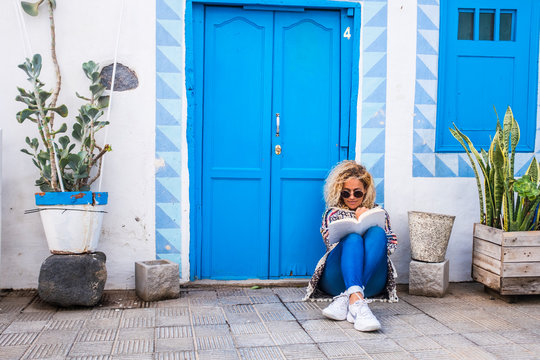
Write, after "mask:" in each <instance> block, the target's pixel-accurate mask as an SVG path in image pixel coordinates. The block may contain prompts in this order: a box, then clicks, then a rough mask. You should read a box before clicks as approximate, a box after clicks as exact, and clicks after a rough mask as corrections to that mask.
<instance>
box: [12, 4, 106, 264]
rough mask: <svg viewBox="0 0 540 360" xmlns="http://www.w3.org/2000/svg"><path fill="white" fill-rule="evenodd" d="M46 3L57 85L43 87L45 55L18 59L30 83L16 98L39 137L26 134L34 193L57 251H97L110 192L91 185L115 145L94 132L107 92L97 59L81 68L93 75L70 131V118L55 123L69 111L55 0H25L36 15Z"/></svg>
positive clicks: (51, 245)
mask: <svg viewBox="0 0 540 360" xmlns="http://www.w3.org/2000/svg"><path fill="white" fill-rule="evenodd" d="M42 4H46V5H47V7H48V11H49V19H50V25H51V26H50V29H51V56H52V60H53V64H54V67H55V71H56V85H55V87H54V89H53V90H51V91H48V90H46V89H45V84H44V83H43V82H42V81H41V80H40V78H39V77H40V74H41V70H42V58H41V55H39V54H36V55H34V56H33V57H32V59H28V58H27V59H26V61H25V62H24V63H23V64H21V65H19V68H20V69H22V70H23V71H24V72H25V73H26V75H27V76H28V81H29V83H30V86H29V87H28V88H27V89H24V88H20V87H19V88H18V92H19V94H18V95H17V97H16V100H17V101H19V102H22V103H24V104H25V108H24V109H22V110H21V111H19V112H18V113H17V121H18V122H19V123H23V122H25V121H26V122H32V123H34V124H35V125H36V127H37V133H36V134H37V137H33V138H32V137H26V144H27V148H25V149H22V150H21V151H22V152H24V153H25V154H28V155H29V156H30V157H31V159H32V162H33V163H34V165H35V166H36V167H37V168H38V170H39V176H38V179H37V180H36V183H35V184H36V186H38V187H39V188H40V190H41V192H40V193H37V194H36V195H35V199H36V205H38V209H37V211H39V212H40V215H41V219H42V222H43V225H44V229H45V235H46V237H47V242H48V245H49V249H50V251H51V252H52V253H55V254H59V253H60V254H65V253H85V252H92V251H95V249H96V247H97V241H98V239H99V234H100V231H101V221H102V216H103V213H104V211H103V210H102V207H103V206H104V205H106V204H107V193H106V192H91V191H90V188H91V185H92V184H93V183H94V182H95V181H96V180H97V179H98V178H99V176H100V175H101V166H102V159H103V158H102V157H103V155H104V154H105V153H106V152H108V151H110V150H111V147H110V146H109V145H108V144H105V145H102V146H101V145H99V144H98V143H97V141H96V133H97V132H98V131H99V130H101V129H103V128H104V127H105V126H107V125H108V122H107V121H102V120H100V118H101V116H102V115H103V109H104V108H105V107H107V106H108V102H109V97H108V96H104V95H103V94H104V91H105V87H104V86H103V85H102V84H101V82H100V81H101V79H100V72H99V65H98V64H96V63H94V62H93V61H89V62H86V63H84V64H83V66H82V69H83V71H84V74H85V75H86V77H87V78H88V79H89V80H90V86H89V95H87V96H82V95H80V94H78V93H76V96H77V97H78V98H80V99H82V100H83V101H84V104H83V105H81V107H80V108H79V112H78V115H77V116H76V118H75V121H74V123H73V125H72V130H71V132H70V133H68V126H67V124H66V123H62V124H60V126H58V123H55V115H58V116H60V117H62V118H65V117H67V116H68V108H67V107H66V105H57V100H58V95H59V93H60V88H61V75H60V68H59V66H58V61H57V59H56V49H55V27H54V16H53V13H54V9H55V7H56V2H55V1H54V0H39V1H38V2H36V3H28V2H22V3H21V5H22V8H23V9H24V11H25V12H26V13H27V14H29V15H32V16H36V15H37V14H38V9H39V7H40V6H41V5H42Z"/></svg>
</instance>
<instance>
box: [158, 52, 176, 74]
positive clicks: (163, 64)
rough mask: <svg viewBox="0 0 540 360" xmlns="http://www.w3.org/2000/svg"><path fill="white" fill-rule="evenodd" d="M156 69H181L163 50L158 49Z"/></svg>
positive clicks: (162, 70)
mask: <svg viewBox="0 0 540 360" xmlns="http://www.w3.org/2000/svg"><path fill="white" fill-rule="evenodd" d="M156 71H157V72H177V73H179V72H180V71H179V70H178V68H177V67H176V65H174V64H173V63H172V62H171V61H170V60H169V59H168V58H167V57H166V56H165V55H164V54H163V52H162V51H161V50H159V49H156Z"/></svg>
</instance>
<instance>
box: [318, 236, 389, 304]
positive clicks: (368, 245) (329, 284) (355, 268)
mask: <svg viewBox="0 0 540 360" xmlns="http://www.w3.org/2000/svg"><path fill="white" fill-rule="evenodd" d="M386 242H387V240H386V233H385V232H384V230H383V229H381V228H380V227H378V226H374V227H371V228H369V229H368V230H367V231H366V232H365V233H364V235H363V236H361V235H358V234H349V235H347V236H346V237H345V238H343V239H341V241H340V242H339V244H338V245H337V246H336V247H335V248H334V249H333V250H332V251H331V252H330V254H329V255H328V258H327V259H326V266H325V267H324V271H323V274H322V277H321V280H320V282H319V286H320V288H321V289H322V290H323V291H324V292H326V293H328V294H330V295H332V296H336V295H339V294H340V293H342V292H343V291H345V290H347V289H349V288H351V287H352V286H354V288H353V289H356V288H357V287H360V288H362V289H363V291H364V296H365V297H372V296H374V295H377V294H380V293H381V292H382V291H383V290H384V287H385V285H386V277H387V275H388V267H387V261H388V260H387V253H386V251H387V250H386Z"/></svg>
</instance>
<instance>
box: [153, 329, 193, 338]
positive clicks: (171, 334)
mask: <svg viewBox="0 0 540 360" xmlns="http://www.w3.org/2000/svg"><path fill="white" fill-rule="evenodd" d="M155 337H156V339H176V338H185V337H193V330H192V328H191V326H165V327H157V328H155Z"/></svg>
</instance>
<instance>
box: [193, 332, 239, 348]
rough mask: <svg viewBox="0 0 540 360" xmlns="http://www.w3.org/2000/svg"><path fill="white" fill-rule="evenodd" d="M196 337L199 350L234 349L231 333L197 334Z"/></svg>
mask: <svg viewBox="0 0 540 360" xmlns="http://www.w3.org/2000/svg"><path fill="white" fill-rule="evenodd" d="M194 339H195V343H196V346H197V349H198V350H213V349H234V342H233V339H232V336H229V335H214V336H196V337H195V338H194Z"/></svg>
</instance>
